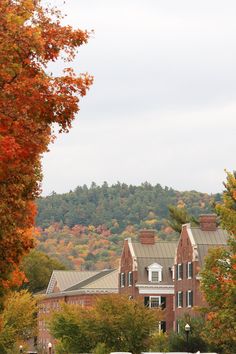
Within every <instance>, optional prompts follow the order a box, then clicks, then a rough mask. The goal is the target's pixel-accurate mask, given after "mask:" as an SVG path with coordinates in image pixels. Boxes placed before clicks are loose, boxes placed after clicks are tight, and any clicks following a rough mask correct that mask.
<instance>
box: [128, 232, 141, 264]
mask: <svg viewBox="0 0 236 354" xmlns="http://www.w3.org/2000/svg"><path fill="white" fill-rule="evenodd" d="M127 240H128V246H129V250H130V253H131V257H132V259H133V262H132V263H133V264H132V270H133V271H136V270H138V264H137V258H136V255H135V253H134V248H133V244H132V240H131V238H130V237H129V238H128V239H127Z"/></svg>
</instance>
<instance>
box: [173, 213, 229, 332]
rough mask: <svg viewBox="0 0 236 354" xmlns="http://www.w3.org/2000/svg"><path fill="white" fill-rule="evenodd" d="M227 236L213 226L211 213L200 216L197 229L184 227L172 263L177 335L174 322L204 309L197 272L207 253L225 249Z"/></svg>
mask: <svg viewBox="0 0 236 354" xmlns="http://www.w3.org/2000/svg"><path fill="white" fill-rule="evenodd" d="M227 240H228V234H227V232H226V231H225V230H223V229H221V228H220V227H218V226H217V220H216V215H215V214H209V215H201V216H200V218H199V226H198V227H192V226H191V225H190V224H185V225H183V227H182V232H181V234H180V239H179V242H178V245H177V248H176V255H175V260H174V288H175V300H174V313H175V326H174V329H175V330H176V331H177V332H178V330H179V325H178V321H179V319H181V318H182V317H183V316H184V315H185V314H189V315H190V316H191V317H196V316H198V312H197V311H196V310H197V307H200V306H207V304H206V302H205V301H204V299H203V296H202V294H201V290H200V270H201V269H202V267H203V265H204V259H205V257H206V256H207V254H208V252H209V250H210V249H211V248H215V247H226V245H227Z"/></svg>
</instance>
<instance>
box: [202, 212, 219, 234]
mask: <svg viewBox="0 0 236 354" xmlns="http://www.w3.org/2000/svg"><path fill="white" fill-rule="evenodd" d="M216 217H217V215H216V214H202V215H200V217H199V222H200V227H201V230H202V231H216V229H217V225H216Z"/></svg>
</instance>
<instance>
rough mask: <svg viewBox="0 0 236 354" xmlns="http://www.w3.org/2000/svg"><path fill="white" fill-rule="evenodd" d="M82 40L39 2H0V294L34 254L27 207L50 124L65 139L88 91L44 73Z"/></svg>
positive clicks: (72, 78)
mask: <svg viewBox="0 0 236 354" xmlns="http://www.w3.org/2000/svg"><path fill="white" fill-rule="evenodd" d="M52 18H54V20H52ZM88 37H89V34H88V33H87V32H83V31H81V30H73V29H72V28H71V27H70V26H62V25H61V23H60V14H59V13H58V12H57V11H55V10H49V9H44V8H42V7H41V5H40V0H36V1H34V0H18V1H14V0H1V2H0V195H1V200H0V250H1V251H0V286H1V285H6V284H8V282H9V281H10V280H9V274H10V273H11V272H12V271H17V266H18V264H19V263H20V260H21V258H22V256H23V255H24V254H25V253H27V252H28V251H29V250H30V249H31V248H32V247H33V246H34V237H33V228H32V226H33V225H34V217H35V214H36V208H35V205H34V202H33V201H34V200H35V198H36V197H37V196H38V195H39V194H40V181H41V177H42V175H41V156H42V154H43V153H44V152H46V151H47V150H48V144H49V143H50V142H51V141H52V140H53V131H52V124H54V123H57V124H58V125H59V127H60V129H61V131H68V129H69V128H70V127H71V122H72V120H73V119H74V117H75V114H76V113H77V112H78V110H79V106H78V104H79V96H84V95H85V94H86V90H87V89H88V88H89V86H90V85H91V84H92V78H91V77H90V76H88V75H87V74H85V75H81V76H79V77H77V76H76V75H75V74H74V73H73V71H72V70H70V69H67V70H66V71H65V73H64V76H62V77H52V76H51V75H48V74H47V73H46V72H45V70H44V68H45V67H46V65H47V63H48V61H50V60H52V61H55V60H56V59H57V58H58V57H59V55H60V53H61V51H63V52H64V53H66V55H67V60H71V59H73V58H74V55H75V53H76V49H77V48H78V47H79V46H80V45H81V44H83V43H86V42H87V40H88ZM18 274H19V273H18ZM11 281H13V282H14V281H16V277H14V274H13V275H12V277H11Z"/></svg>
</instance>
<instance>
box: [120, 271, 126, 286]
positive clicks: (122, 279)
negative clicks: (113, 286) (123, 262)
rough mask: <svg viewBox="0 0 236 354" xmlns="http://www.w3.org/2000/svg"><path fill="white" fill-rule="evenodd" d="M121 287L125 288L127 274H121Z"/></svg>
mask: <svg viewBox="0 0 236 354" xmlns="http://www.w3.org/2000/svg"><path fill="white" fill-rule="evenodd" d="M120 287H121V288H124V287H125V273H120Z"/></svg>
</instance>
